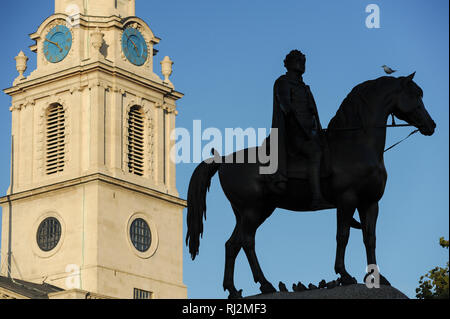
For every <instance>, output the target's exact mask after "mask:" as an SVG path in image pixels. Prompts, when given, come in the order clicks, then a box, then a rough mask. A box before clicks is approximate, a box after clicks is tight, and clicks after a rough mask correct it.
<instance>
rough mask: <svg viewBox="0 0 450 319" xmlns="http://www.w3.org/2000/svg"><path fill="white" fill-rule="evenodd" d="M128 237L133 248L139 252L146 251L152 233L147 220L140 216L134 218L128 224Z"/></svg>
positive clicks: (150, 241)
mask: <svg viewBox="0 0 450 319" xmlns="http://www.w3.org/2000/svg"><path fill="white" fill-rule="evenodd" d="M130 238H131V242H132V243H133V246H134V248H136V249H137V250H138V251H140V252H142V253H143V252H146V251H147V250H148V249H149V248H150V245H151V243H152V234H151V232H150V227H149V226H148V224H147V222H146V221H145V220H143V219H142V218H136V219H135V220H134V221H133V222H132V223H131V226H130Z"/></svg>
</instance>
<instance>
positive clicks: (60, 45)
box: [44, 25, 72, 63]
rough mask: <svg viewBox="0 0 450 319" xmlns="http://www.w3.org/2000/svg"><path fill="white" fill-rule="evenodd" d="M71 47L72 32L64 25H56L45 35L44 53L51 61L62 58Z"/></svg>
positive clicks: (55, 61)
mask: <svg viewBox="0 0 450 319" xmlns="http://www.w3.org/2000/svg"><path fill="white" fill-rule="evenodd" d="M71 47H72V32H70V30H69V29H68V28H67V27H66V26H63V25H57V26H56V27H53V28H52V29H51V30H50V32H49V33H48V34H47V35H46V36H45V40H44V55H45V58H46V59H47V60H48V61H49V62H51V63H58V62H60V61H62V60H64V58H65V57H66V56H67V54H69V51H70V48H71Z"/></svg>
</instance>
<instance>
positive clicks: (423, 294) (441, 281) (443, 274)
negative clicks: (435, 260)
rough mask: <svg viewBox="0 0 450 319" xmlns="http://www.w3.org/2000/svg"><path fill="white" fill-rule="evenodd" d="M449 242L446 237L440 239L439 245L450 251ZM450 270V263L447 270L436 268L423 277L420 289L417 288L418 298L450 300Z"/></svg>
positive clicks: (420, 281)
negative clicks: (449, 277) (449, 281)
mask: <svg viewBox="0 0 450 319" xmlns="http://www.w3.org/2000/svg"><path fill="white" fill-rule="evenodd" d="M448 242H449V241H448V240H445V239H444V237H441V238H440V239H439V244H440V245H441V246H442V247H443V248H447V249H448V246H449V244H448ZM448 269H449V262H447V267H446V268H441V267H435V268H434V269H432V270H430V271H429V272H428V273H427V274H426V275H424V276H421V277H420V280H419V287H418V288H416V297H417V298H418V299H442V298H449V286H448Z"/></svg>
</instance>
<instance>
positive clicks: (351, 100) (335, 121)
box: [328, 76, 397, 128]
mask: <svg viewBox="0 0 450 319" xmlns="http://www.w3.org/2000/svg"><path fill="white" fill-rule="evenodd" d="M393 80H397V78H394V77H390V76H383V77H380V78H378V79H374V80H368V81H365V82H363V83H361V84H358V85H357V86H355V87H354V88H353V89H352V91H351V92H350V93H349V94H348V95H347V97H346V98H345V99H344V101H343V102H342V104H341V106H340V107H339V109H338V111H337V112H336V115H335V116H334V117H333V118H332V119H331V121H330V124H329V125H328V127H329V128H350V127H355V126H358V125H359V126H361V125H362V127H365V126H366V124H367V122H368V119H367V115H368V112H367V111H365V110H364V108H365V107H367V106H368V104H369V103H368V100H369V99H370V98H372V96H374V95H375V94H380V93H379V92H380V89H381V88H382V87H383V86H384V85H385V84H387V83H392V81H393Z"/></svg>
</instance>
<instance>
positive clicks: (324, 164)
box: [264, 137, 331, 179]
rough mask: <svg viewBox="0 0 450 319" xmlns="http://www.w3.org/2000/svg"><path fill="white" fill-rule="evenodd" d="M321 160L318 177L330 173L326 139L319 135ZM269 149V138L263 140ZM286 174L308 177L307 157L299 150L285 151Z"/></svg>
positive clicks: (293, 176)
mask: <svg viewBox="0 0 450 319" xmlns="http://www.w3.org/2000/svg"><path fill="white" fill-rule="evenodd" d="M321 142H322V143H321V145H322V160H321V162H320V177H321V178H326V177H329V176H330V175H331V155H330V148H329V146H328V141H327V139H326V138H325V137H321ZM264 144H265V146H268V150H269V151H270V139H269V138H268V139H267V140H266V141H265V143H264ZM287 153H288V154H287V174H288V176H287V177H288V178H296V179H308V158H307V157H305V156H303V155H302V154H301V153H299V152H290V151H288V152H287Z"/></svg>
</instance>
